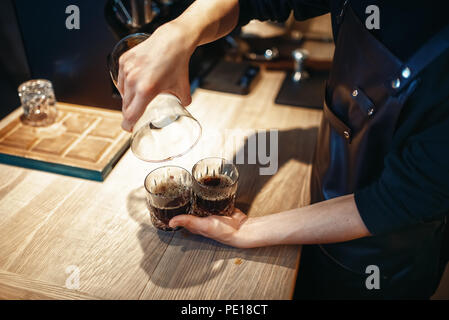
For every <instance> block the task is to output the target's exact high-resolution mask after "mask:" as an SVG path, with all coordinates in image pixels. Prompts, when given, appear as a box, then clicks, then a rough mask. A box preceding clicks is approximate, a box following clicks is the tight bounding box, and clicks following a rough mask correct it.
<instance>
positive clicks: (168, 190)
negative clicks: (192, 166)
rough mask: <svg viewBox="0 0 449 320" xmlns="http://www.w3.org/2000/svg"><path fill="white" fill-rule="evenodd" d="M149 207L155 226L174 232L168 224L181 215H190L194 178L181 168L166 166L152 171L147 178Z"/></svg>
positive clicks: (146, 187)
mask: <svg viewBox="0 0 449 320" xmlns="http://www.w3.org/2000/svg"><path fill="white" fill-rule="evenodd" d="M145 189H146V191H147V192H146V194H147V206H148V209H149V211H150V215H151V222H152V223H153V225H154V226H155V227H156V228H158V229H160V230H163V231H174V230H177V229H178V228H175V229H173V228H170V227H169V226H168V223H169V221H170V219H171V218H173V217H174V216H177V215H180V214H190V213H191V207H192V176H191V175H190V173H189V172H188V171H187V170H186V169H184V168H181V167H177V166H165V167H160V168H158V169H155V170H153V171H151V172H150V173H149V174H148V175H147V177H146V178H145Z"/></svg>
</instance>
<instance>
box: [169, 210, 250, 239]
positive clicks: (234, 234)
mask: <svg viewBox="0 0 449 320" xmlns="http://www.w3.org/2000/svg"><path fill="white" fill-rule="evenodd" d="M247 220H248V217H247V215H246V214H244V213H243V212H242V211H240V210H239V209H235V210H234V213H233V215H232V216H231V217H224V216H214V215H212V216H209V217H206V218H199V217H196V216H193V215H179V216H176V217H174V218H173V219H171V220H170V223H169V225H170V227H172V228H174V227H178V226H180V227H184V228H186V229H187V230H189V231H190V232H192V233H196V234H200V235H202V236H205V237H208V238H211V239H214V240H217V241H219V242H221V243H224V244H227V245H230V246H233V247H238V248H245V247H247V246H246V241H245V239H244V237H243V236H240V235H239V232H238V231H239V230H240V228H241V226H242V225H243V224H244V223H246V222H247Z"/></svg>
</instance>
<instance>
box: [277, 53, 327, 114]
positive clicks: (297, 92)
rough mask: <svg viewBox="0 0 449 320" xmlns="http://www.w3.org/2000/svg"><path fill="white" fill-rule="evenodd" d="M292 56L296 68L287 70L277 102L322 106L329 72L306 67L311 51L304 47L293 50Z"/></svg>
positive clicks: (301, 105)
mask: <svg viewBox="0 0 449 320" xmlns="http://www.w3.org/2000/svg"><path fill="white" fill-rule="evenodd" d="M291 57H292V59H293V65H294V69H293V71H291V72H287V74H286V76H285V79H284V82H283V83H282V86H281V88H280V90H279V93H278V95H277V97H276V99H275V102H276V103H277V104H286V105H292V106H298V107H306V108H318V109H319V108H322V105H323V101H324V92H325V84H326V80H327V78H328V76H329V72H328V71H318V70H312V69H310V68H309V69H306V67H305V65H306V61H307V59H308V57H309V53H308V51H307V50H305V49H303V48H297V49H295V50H293V51H292V53H291Z"/></svg>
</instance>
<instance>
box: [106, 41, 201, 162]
mask: <svg viewBox="0 0 449 320" xmlns="http://www.w3.org/2000/svg"><path fill="white" fill-rule="evenodd" d="M148 37H149V35H148V34H145V33H136V34H132V35H129V36H127V37H126V38H123V39H122V40H120V41H119V42H118V43H117V44H116V45H115V47H114V49H113V51H112V53H111V55H110V56H109V71H110V74H111V77H112V80H113V81H114V84H115V85H117V79H118V72H119V59H120V56H121V55H122V54H123V53H125V52H126V51H128V50H129V49H131V48H132V47H134V46H136V45H138V44H139V43H141V42H142V41H144V40H146V39H148ZM200 137H201V125H200V124H199V122H198V121H197V120H196V119H195V118H194V117H192V115H191V114H190V113H189V112H188V111H187V110H186V109H185V108H184V107H183V106H182V105H181V102H180V101H179V99H178V98H177V97H175V96H174V95H171V94H167V93H163V94H159V95H158V96H157V97H156V98H154V99H153V101H151V103H149V104H148V106H147V107H146V109H145V112H144V113H143V115H142V116H141V117H140V119H139V120H138V121H137V123H136V124H135V126H134V129H133V135H132V140H131V150H132V151H133V153H134V155H135V156H136V157H138V158H139V159H141V160H144V161H149V162H162V161H168V160H171V159H173V158H176V157H180V156H182V155H184V154H185V153H186V152H188V151H189V150H190V149H192V148H193V147H194V146H195V145H196V143H197V142H198V140H199V139H200Z"/></svg>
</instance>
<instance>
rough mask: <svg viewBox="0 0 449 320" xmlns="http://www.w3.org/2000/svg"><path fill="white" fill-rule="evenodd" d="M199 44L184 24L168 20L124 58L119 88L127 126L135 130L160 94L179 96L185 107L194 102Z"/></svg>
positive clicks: (121, 65)
mask: <svg viewBox="0 0 449 320" xmlns="http://www.w3.org/2000/svg"><path fill="white" fill-rule="evenodd" d="M195 47H196V45H195V44H194V43H193V40H192V41H190V40H189V36H188V35H186V34H185V32H183V30H182V28H181V26H178V25H177V24H176V23H168V24H165V25H163V26H161V27H160V28H158V29H157V30H156V31H155V32H154V33H153V34H152V35H151V36H150V37H149V38H148V39H147V40H145V41H144V42H142V43H140V44H139V45H137V46H135V47H134V48H132V49H130V50H129V51H127V52H125V53H124V54H123V55H122V56H121V57H120V60H119V64H120V67H119V75H118V81H117V87H118V90H119V91H120V94H121V95H122V98H123V105H122V111H123V122H122V127H123V129H125V130H127V131H132V128H133V126H134V124H135V123H136V122H137V120H138V119H139V118H140V116H141V115H142V114H143V112H144V111H145V108H146V106H147V105H148V104H149V103H150V102H151V100H153V98H154V97H155V96H157V95H158V94H159V93H162V92H167V93H171V94H173V95H175V96H177V97H178V98H179V99H180V100H181V104H182V105H183V106H187V105H189V104H190V102H191V101H192V98H191V96H190V84H189V60H190V57H191V55H192V53H193V51H194V49H195Z"/></svg>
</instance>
